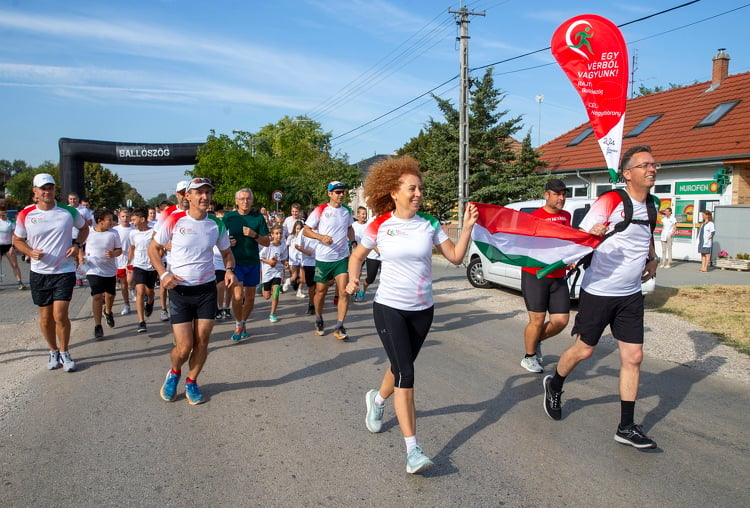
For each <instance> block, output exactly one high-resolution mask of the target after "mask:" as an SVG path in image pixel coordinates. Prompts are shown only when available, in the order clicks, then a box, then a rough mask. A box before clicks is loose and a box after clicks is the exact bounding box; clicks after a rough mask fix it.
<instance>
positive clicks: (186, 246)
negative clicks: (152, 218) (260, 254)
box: [154, 210, 229, 286]
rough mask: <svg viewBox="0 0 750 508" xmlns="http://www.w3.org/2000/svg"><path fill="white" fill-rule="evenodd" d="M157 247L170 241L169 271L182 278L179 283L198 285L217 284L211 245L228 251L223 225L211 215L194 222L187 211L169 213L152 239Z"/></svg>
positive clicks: (226, 236) (227, 236)
mask: <svg viewBox="0 0 750 508" xmlns="http://www.w3.org/2000/svg"><path fill="white" fill-rule="evenodd" d="M154 241H156V243H158V244H159V245H162V246H163V245H166V244H167V242H169V241H171V242H172V250H171V251H170V252H171V256H170V260H169V271H170V272H172V273H173V274H175V275H177V276H178V277H181V278H182V279H183V280H181V281H179V282H178V284H180V285H183V286H198V285H200V284H206V283H208V282H214V281H216V274H215V273H214V253H213V246H214V245H216V246H217V247H218V248H219V250H226V249H228V248H229V235H228V234H227V230H226V227H225V226H224V222H223V221H222V220H221V219H217V218H216V217H215V216H213V215H208V216H206V218H204V219H201V220H196V219H193V218H192V217H190V216H189V215H188V214H187V212H186V211H184V210H183V211H180V212H177V213H173V214H171V215H170V216H169V217H167V218H166V219H165V220H164V221H163V222H162V226H161V227H160V229H159V230H158V231H157V232H156V236H154Z"/></svg>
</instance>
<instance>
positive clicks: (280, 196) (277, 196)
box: [271, 190, 284, 212]
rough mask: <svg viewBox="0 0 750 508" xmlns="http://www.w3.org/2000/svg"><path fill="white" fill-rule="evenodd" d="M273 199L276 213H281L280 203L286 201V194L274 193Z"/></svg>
mask: <svg viewBox="0 0 750 508" xmlns="http://www.w3.org/2000/svg"><path fill="white" fill-rule="evenodd" d="M271 199H273V200H274V202H276V211H277V212H278V211H279V203H280V202H281V200H282V199H284V193H283V192H281V191H280V190H276V191H273V192H272V193H271Z"/></svg>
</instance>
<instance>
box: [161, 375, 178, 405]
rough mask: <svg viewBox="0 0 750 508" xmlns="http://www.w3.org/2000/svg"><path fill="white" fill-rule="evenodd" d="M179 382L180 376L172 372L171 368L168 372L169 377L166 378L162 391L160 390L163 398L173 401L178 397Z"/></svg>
mask: <svg viewBox="0 0 750 508" xmlns="http://www.w3.org/2000/svg"><path fill="white" fill-rule="evenodd" d="M179 382H180V376H178V375H177V374H172V370H171V369H170V370H169V371H168V372H167V378H166V379H165V380H164V384H163V385H161V391H160V392H159V394H160V395H161V398H162V399H164V400H166V401H167V402H173V401H174V399H175V398H176V397H177V383H179Z"/></svg>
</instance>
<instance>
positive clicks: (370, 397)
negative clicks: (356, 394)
mask: <svg viewBox="0 0 750 508" xmlns="http://www.w3.org/2000/svg"><path fill="white" fill-rule="evenodd" d="M377 394H378V391H377V390H370V391H369V392H367V393H366V394H365V406H367V416H365V425H367V430H369V431H370V432H372V433H373V434H377V433H378V432H380V431H381V430H382V428H383V411H384V410H385V404H383V405H378V404H376V403H375V396H376V395H377Z"/></svg>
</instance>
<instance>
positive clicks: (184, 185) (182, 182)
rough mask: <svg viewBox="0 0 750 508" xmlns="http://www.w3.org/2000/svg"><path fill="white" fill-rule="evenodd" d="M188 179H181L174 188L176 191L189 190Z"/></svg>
mask: <svg viewBox="0 0 750 508" xmlns="http://www.w3.org/2000/svg"><path fill="white" fill-rule="evenodd" d="M187 186H188V181H187V180H180V181H179V182H177V188H176V189H175V190H174V191H175V192H185V190H187Z"/></svg>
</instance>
